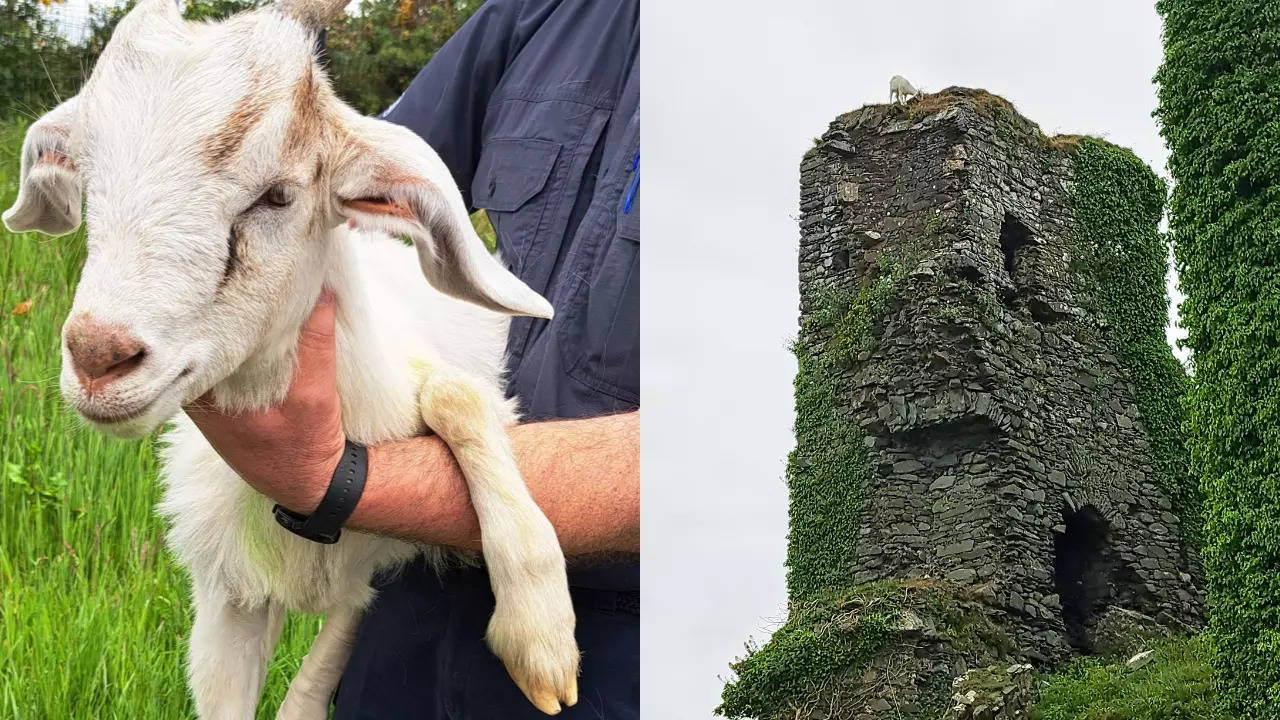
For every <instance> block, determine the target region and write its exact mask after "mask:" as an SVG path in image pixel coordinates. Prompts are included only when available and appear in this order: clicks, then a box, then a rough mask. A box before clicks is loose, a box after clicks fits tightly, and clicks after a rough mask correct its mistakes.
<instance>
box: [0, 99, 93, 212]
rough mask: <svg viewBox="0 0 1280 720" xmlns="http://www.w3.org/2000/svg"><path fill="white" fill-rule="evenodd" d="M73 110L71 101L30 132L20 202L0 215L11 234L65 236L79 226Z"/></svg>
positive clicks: (20, 180)
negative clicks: (72, 143) (71, 141)
mask: <svg viewBox="0 0 1280 720" xmlns="http://www.w3.org/2000/svg"><path fill="white" fill-rule="evenodd" d="M75 106H76V98H74V97H73V98H71V99H70V100H67V101H66V102H64V103H62V104H61V105H59V106H58V107H56V108H54V109H52V110H50V111H49V112H48V113H47V114H46V115H45V116H44V117H42V118H40V119H39V120H37V121H36V122H35V123H34V124H33V125H32V126H31V127H30V128H28V129H27V137H26V140H24V141H23V143H22V163H21V169H20V170H19V172H18V199H17V201H15V202H14V204H13V207H11V208H9V209H8V210H6V211H5V213H4V215H3V216H0V218H3V220H4V224H5V227H7V228H9V230H10V232H28V231H30V230H38V231H40V232H43V233H47V234H49V235H66V234H67V233H69V232H72V231H74V230H75V229H76V228H78V227H80V195H81V190H80V187H81V181H80V173H79V171H77V170H76V166H75V162H74V161H73V160H72V159H71V153H70V150H69V149H68V147H67V142H68V138H70V136H71V129H72V128H71V124H72V123H73V122H75Z"/></svg>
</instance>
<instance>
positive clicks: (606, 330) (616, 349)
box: [559, 190, 640, 410]
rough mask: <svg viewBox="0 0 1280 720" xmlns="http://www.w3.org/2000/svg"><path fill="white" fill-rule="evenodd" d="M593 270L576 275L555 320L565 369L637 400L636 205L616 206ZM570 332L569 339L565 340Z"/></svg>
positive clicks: (625, 406) (629, 402)
mask: <svg viewBox="0 0 1280 720" xmlns="http://www.w3.org/2000/svg"><path fill="white" fill-rule="evenodd" d="M614 219H615V223H614V224H613V226H614V232H613V233H612V235H611V236H610V237H606V238H605V241H604V242H605V244H604V245H603V247H601V249H600V250H601V253H602V254H601V256H600V258H599V261H598V262H597V263H595V267H594V268H593V271H592V272H590V273H589V274H588V275H587V276H586V277H585V278H583V279H582V280H580V281H579V284H578V286H577V287H576V288H575V289H574V293H573V299H572V301H571V302H570V304H569V308H568V311H567V312H566V313H565V315H566V317H565V318H564V321H563V322H562V323H560V328H559V330H560V332H561V334H562V336H563V337H562V339H561V343H560V346H561V348H562V349H563V351H564V354H565V363H566V366H567V367H568V373H569V375H571V376H572V377H574V378H576V379H577V380H578V381H579V382H582V383H584V384H586V385H587V386H588V387H591V388H593V389H595V390H597V391H598V392H602V393H604V394H606V395H609V396H611V397H613V398H615V399H616V400H618V401H620V402H619V403H618V405H617V406H616V407H615V409H616V410H630V409H633V408H635V407H636V406H637V405H639V403H640V206H639V192H638V190H637V192H636V195H635V196H634V197H633V200H632V203H631V206H630V208H629V210H628V209H626V208H625V202H624V207H619V208H618V210H617V213H616V217H615V218H614ZM569 338H572V339H573V341H572V342H569V341H567V340H568V339H569Z"/></svg>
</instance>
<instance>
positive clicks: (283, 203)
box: [253, 185, 293, 208]
mask: <svg viewBox="0 0 1280 720" xmlns="http://www.w3.org/2000/svg"><path fill="white" fill-rule="evenodd" d="M292 200H293V198H291V197H290V196H289V192H288V191H287V190H285V189H284V186H283V185H272V186H271V187H269V188H267V191H266V192H264V193H262V195H260V196H259V197H258V199H257V200H256V201H255V202H254V203H253V205H254V207H261V206H266V207H273V208H282V207H288V206H289V203H290V202H291V201H292Z"/></svg>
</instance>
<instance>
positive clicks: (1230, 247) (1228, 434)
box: [1157, 0, 1280, 720]
mask: <svg viewBox="0 0 1280 720" xmlns="http://www.w3.org/2000/svg"><path fill="white" fill-rule="evenodd" d="M1157 9H1158V10H1159V12H1160V14H1161V15H1162V16H1163V17H1164V46H1165V58H1164V64H1163V65H1162V67H1161V68H1160V71H1159V73H1158V75H1157V81H1158V83H1159V86H1160V88H1159V108H1158V110H1157V115H1158V117H1159V119H1160V123H1161V127H1162V132H1163V134H1164V137H1165V141H1166V142H1167V143H1168V146H1169V149H1170V153H1171V155H1170V159H1169V169H1170V172H1171V173H1172V174H1173V179H1174V181H1175V185H1174V190H1173V197H1172V205H1171V215H1170V227H1171V229H1172V232H1173V236H1174V254H1175V257H1176V258H1177V263H1178V272H1179V278H1180V283H1181V287H1182V290H1183V292H1184V293H1185V294H1186V301H1185V302H1184V303H1183V304H1182V307H1181V313H1182V325H1183V326H1184V327H1185V328H1186V330H1187V344H1188V345H1189V346H1190V348H1191V350H1192V354H1193V359H1194V363H1195V373H1194V379H1193V381H1192V387H1191V392H1190V396H1189V401H1188V404H1187V407H1188V409H1189V417H1188V428H1189V442H1190V446H1191V457H1192V467H1193V471H1194V472H1195V474H1196V475H1197V476H1198V477H1199V478H1200V479H1201V481H1202V486H1203V487H1204V490H1205V495H1206V513H1205V526H1204V538H1205V549H1204V562H1205V571H1206V574H1207V576H1208V579H1209V590H1210V592H1209V608H1208V609H1209V613H1208V614H1209V627H1210V637H1211V639H1212V643H1213V645H1214V647H1215V654H1214V663H1215V670H1216V677H1217V683H1218V685H1219V689H1220V694H1221V698H1222V701H1223V704H1224V706H1225V708H1226V709H1227V710H1228V711H1230V712H1232V713H1233V714H1235V715H1238V716H1240V717H1247V718H1252V719H1254V720H1274V719H1275V718H1280V121H1278V119H1280V93H1278V92H1277V88H1280V51H1278V50H1277V48H1280V2H1277V0H1160V2H1158V3H1157Z"/></svg>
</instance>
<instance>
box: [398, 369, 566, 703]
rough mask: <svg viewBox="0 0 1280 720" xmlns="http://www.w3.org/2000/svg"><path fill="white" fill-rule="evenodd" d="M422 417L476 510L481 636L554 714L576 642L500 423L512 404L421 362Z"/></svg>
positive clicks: (559, 568)
mask: <svg viewBox="0 0 1280 720" xmlns="http://www.w3.org/2000/svg"><path fill="white" fill-rule="evenodd" d="M424 376H425V377H424V380H423V386H422V390H421V394H420V395H419V407H420V409H421V411H422V419H423V420H424V421H425V422H426V424H427V426H428V427H430V428H431V429H432V430H434V431H435V432H436V434H437V435H439V436H440V438H441V439H442V440H444V441H445V443H447V444H448V445H449V449H450V450H452V451H453V456H454V458H455V459H456V460H457V462H458V466H459V467H460V468H461V469H462V474H463V476H464V477H465V478H466V480H467V488H468V490H469V491H470V494H471V503H472V505H474V506H475V509H476V515H477V516H478V517H479V519H480V542H481V547H482V548H483V551H484V560H485V564H486V565H487V566H488V571H489V584H490V586H491V587H492V589H493V597H494V600H495V607H494V612H493V617H492V618H490V620H489V628H488V631H487V632H486V633H485V639H486V640H487V641H488V643H489V647H490V648H491V649H492V650H493V652H494V654H495V655H497V656H498V657H499V658H500V659H501V660H502V662H503V664H504V665H505V666H506V668H507V672H508V673H509V674H510V675H511V678H512V679H513V680H515V683H516V685H517V686H519V688H520V691H521V692H523V693H524V695H525V697H527V698H528V699H529V702H531V703H533V705H534V707H536V708H538V709H539V710H541V711H542V712H544V713H547V714H549V715H554V714H556V713H558V712H560V703H561V702H563V703H564V704H565V705H566V706H571V705H574V704H575V703H577V701H578V655H579V653H578V646H577V642H576V640H575V639H574V636H573V630H574V623H575V618H574V614H573V602H572V600H571V599H570V597H569V582H568V578H567V576H566V574H565V563H564V553H563V551H562V550H561V549H560V543H559V540H557V539H556V533H555V528H553V527H552V526H551V522H550V521H549V520H547V517H546V516H545V515H543V514H542V510H541V509H540V508H539V507H538V506H537V504H536V503H534V501H533V497H532V496H531V495H530V494H529V489H528V488H527V487H526V486H525V484H524V479H523V478H522V477H521V476H520V469H519V467H517V465H516V461H515V454H514V452H513V451H512V448H511V439H510V437H508V435H507V429H508V428H509V427H510V426H511V425H514V424H515V420H516V417H515V412H514V410H513V404H512V403H511V402H509V401H508V400H506V399H505V398H503V397H502V395H501V394H500V391H499V390H498V389H497V388H496V387H493V386H491V385H488V384H486V383H483V382H481V381H478V380H473V379H471V378H469V377H466V376H464V375H461V374H457V373H454V372H451V371H448V370H444V369H438V368H435V367H432V368H429V369H428V371H427V372H426V373H424Z"/></svg>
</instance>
